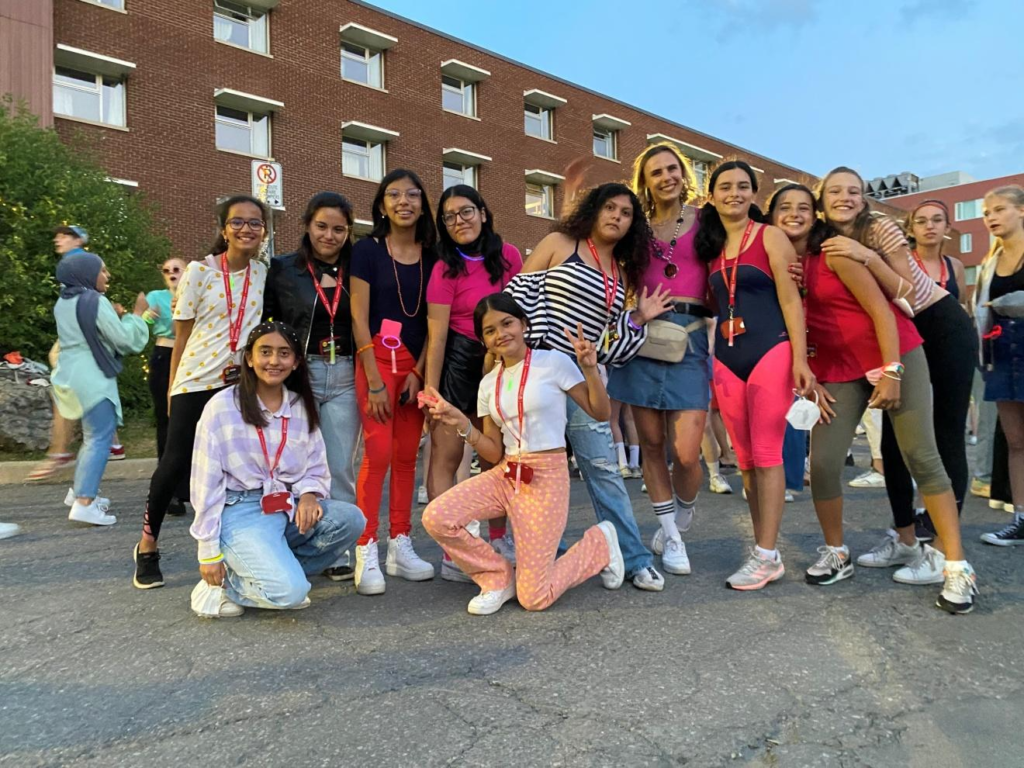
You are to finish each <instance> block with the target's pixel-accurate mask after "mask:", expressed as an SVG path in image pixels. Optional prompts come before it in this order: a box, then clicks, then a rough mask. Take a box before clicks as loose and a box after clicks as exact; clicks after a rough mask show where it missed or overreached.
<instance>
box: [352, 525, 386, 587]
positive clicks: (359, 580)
mask: <svg viewBox="0 0 1024 768" xmlns="http://www.w3.org/2000/svg"><path fill="white" fill-rule="evenodd" d="M378 557H379V555H378V552H377V540H376V539H370V540H369V541H368V542H366V544H364V545H363V546H361V547H359V546H357V547H356V573H355V577H354V578H355V581H356V592H357V593H359V594H360V595H383V594H384V590H385V589H386V588H387V582H385V581H384V574H383V573H382V572H381V570H380V561H379V559H378Z"/></svg>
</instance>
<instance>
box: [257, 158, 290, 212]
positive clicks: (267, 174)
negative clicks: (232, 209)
mask: <svg viewBox="0 0 1024 768" xmlns="http://www.w3.org/2000/svg"><path fill="white" fill-rule="evenodd" d="M252 194H253V197H257V198H259V199H260V200H263V201H264V202H266V204H267V205H269V206H270V207H271V208H282V207H284V182H283V180H282V177H281V164H280V163H271V162H268V161H266V160H253V161H252Z"/></svg>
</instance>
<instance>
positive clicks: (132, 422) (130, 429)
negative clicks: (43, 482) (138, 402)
mask: <svg viewBox="0 0 1024 768" xmlns="http://www.w3.org/2000/svg"><path fill="white" fill-rule="evenodd" d="M117 437H118V440H120V441H121V445H123V446H124V451H125V454H126V456H127V458H129V459H153V458H156V424H154V423H153V417H152V415H151V414H148V413H146V414H141V415H138V414H135V415H126V416H125V420H124V426H123V427H120V428H119V429H118V430H117ZM80 444H81V441H80V440H76V441H75V443H73V444H72V446H71V450H72V452H77V451H78V448H79V446H80ZM44 458H46V451H0V461H40V460H41V459H44Z"/></svg>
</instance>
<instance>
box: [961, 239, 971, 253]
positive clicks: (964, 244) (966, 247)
mask: <svg viewBox="0 0 1024 768" xmlns="http://www.w3.org/2000/svg"><path fill="white" fill-rule="evenodd" d="M973 249H974V238H973V237H972V236H971V235H969V234H967V235H960V253H970V252H971V251H972V250H973Z"/></svg>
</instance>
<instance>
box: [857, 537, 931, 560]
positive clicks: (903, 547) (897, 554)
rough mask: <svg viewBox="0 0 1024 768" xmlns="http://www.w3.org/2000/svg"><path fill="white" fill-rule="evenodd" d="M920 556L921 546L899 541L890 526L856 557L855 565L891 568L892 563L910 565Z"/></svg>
mask: <svg viewBox="0 0 1024 768" xmlns="http://www.w3.org/2000/svg"><path fill="white" fill-rule="evenodd" d="M919 557H921V546H920V545H919V544H916V545H914V546H910V545H908V544H904V543H903V542H902V541H900V539H899V536H898V535H897V534H896V531H894V530H892V529H891V528H890V529H889V530H888V531H886V533H885V536H884V537H883V538H882V540H881V541H880V542H878V543H877V544H876V545H875V546H874V547H872V548H871V549H870V550H868V551H867V552H865V553H864V554H863V555H861V556H860V557H858V558H857V565H863V566H864V567H865V568H891V567H892V566H894V565H910V564H911V563H913V562H914V561H915V560H917V559H918V558H919Z"/></svg>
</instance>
